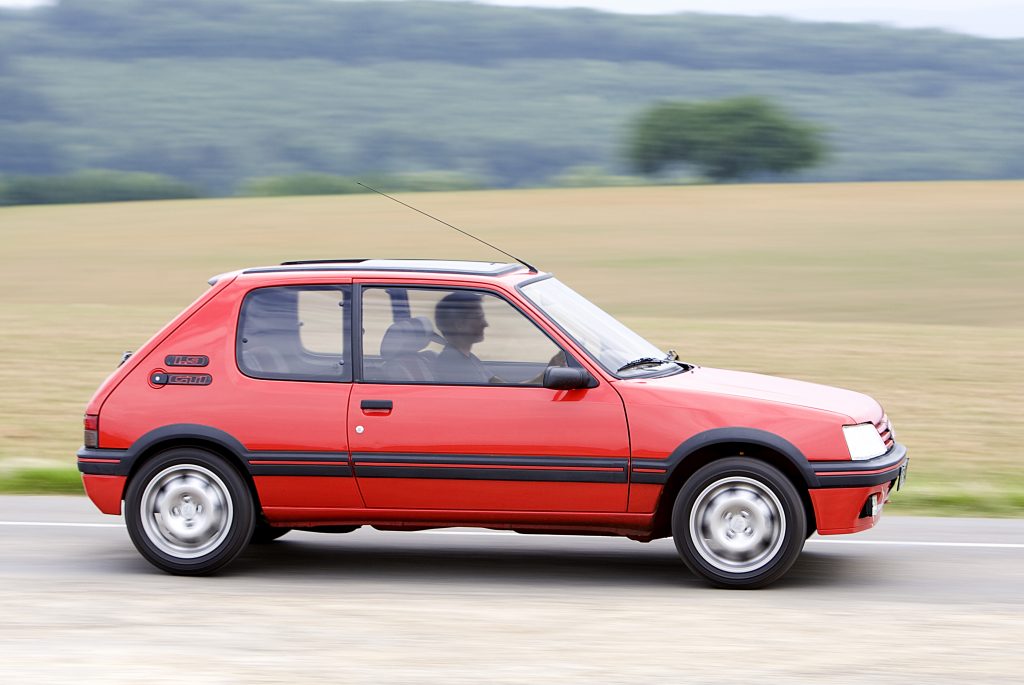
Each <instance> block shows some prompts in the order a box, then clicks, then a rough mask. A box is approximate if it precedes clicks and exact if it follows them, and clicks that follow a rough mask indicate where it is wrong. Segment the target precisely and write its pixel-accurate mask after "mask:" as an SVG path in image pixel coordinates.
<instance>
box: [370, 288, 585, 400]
mask: <svg viewBox="0 0 1024 685" xmlns="http://www.w3.org/2000/svg"><path fill="white" fill-rule="evenodd" d="M362 302H363V311H362V315H363V378H364V380H366V381H371V382H380V383H434V384H443V385H526V386H539V385H541V382H542V379H543V374H544V369H545V368H547V367H548V366H549V365H556V366H565V365H566V357H565V355H564V353H563V352H562V351H561V349H560V348H559V347H558V346H557V345H556V344H555V343H554V342H553V341H552V340H551V338H549V337H548V336H547V335H546V334H545V333H544V332H543V331H542V330H541V329H540V328H538V327H537V326H536V324H534V323H533V322H532V321H530V319H528V318H527V317H526V316H524V315H523V314H522V312H520V311H519V310H518V309H516V308H515V307H513V306H512V305H511V304H509V303H508V302H507V301H506V300H504V299H502V298H501V297H498V296H496V295H493V294H490V293H485V292H481V291H474V290H455V289H452V290H446V289H436V288H429V289H428V288H396V287H386V288H385V287H364V288H363V294H362Z"/></svg>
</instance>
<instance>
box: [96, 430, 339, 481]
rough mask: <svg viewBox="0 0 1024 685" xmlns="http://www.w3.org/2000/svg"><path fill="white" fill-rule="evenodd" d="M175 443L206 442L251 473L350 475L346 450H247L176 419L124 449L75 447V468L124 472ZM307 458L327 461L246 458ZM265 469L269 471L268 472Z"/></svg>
mask: <svg viewBox="0 0 1024 685" xmlns="http://www.w3.org/2000/svg"><path fill="white" fill-rule="evenodd" d="M172 440H173V441H175V442H176V443H178V444H182V443H187V442H188V441H196V442H199V441H205V442H210V443H213V444H215V445H217V446H218V447H220V448H221V449H222V450H224V451H226V452H229V453H231V454H233V455H235V456H236V457H238V458H239V459H241V461H242V463H241V465H242V466H244V467H245V468H246V469H247V470H248V471H249V473H251V474H252V475H296V476H307V475H330V476H343V477H351V476H352V468H351V465H350V462H349V455H348V453H347V452H285V451H277V450H257V451H252V450H247V449H246V448H245V446H244V445H242V443H241V442H239V441H238V440H237V439H236V438H235V437H234V436H232V435H230V434H228V433H225V432H224V431H222V430H219V429H217V428H212V427H210V426H203V425H201V424H191V423H177V424H171V425H168V426H162V427H160V428H157V429H155V430H152V431H150V432H148V433H146V434H145V435H143V436H142V437H140V438H139V439H138V440H136V441H135V443H134V444H133V445H132V446H131V447H130V448H128V449H126V450H111V449H92V448H88V447H83V448H82V449H80V450H78V458H79V462H78V470H79V471H81V472H82V473H88V474H96V475H104V476H127V475H128V474H129V473H130V472H131V469H132V465H133V464H134V463H135V461H136V459H138V458H139V456H140V455H142V454H144V453H145V452H147V451H148V450H150V449H151V448H152V447H154V446H155V445H159V444H161V443H165V442H168V441H172ZM82 459H103V460H113V459H117V460H118V462H117V463H113V462H109V463H104V462H100V463H96V462H91V461H85V462H83V461H81V460H82ZM254 460H255V461H298V462H303V461H310V462H331V463H330V464H250V463H249V462H250V461H254ZM268 471H273V473H269V472H268Z"/></svg>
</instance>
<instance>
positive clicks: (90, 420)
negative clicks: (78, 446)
mask: <svg viewBox="0 0 1024 685" xmlns="http://www.w3.org/2000/svg"><path fill="white" fill-rule="evenodd" d="M82 424H83V425H84V427H85V440H84V442H85V446H86V447H99V446H100V417H99V414H86V415H85V419H84V420H83V421H82Z"/></svg>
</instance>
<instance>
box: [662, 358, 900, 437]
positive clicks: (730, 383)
mask: <svg viewBox="0 0 1024 685" xmlns="http://www.w3.org/2000/svg"><path fill="white" fill-rule="evenodd" d="M645 380H646V381H647V382H648V383H650V384H652V385H656V386H659V387H662V388H665V389H669V388H678V389H679V390H688V391H696V392H707V393H714V394H717V395H731V396H734V397H746V398H750V399H755V400H764V401H768V402H777V403H780V404H791V405H795V406H799V407H809V408H811V409H819V410H822V411H829V412H834V413H837V414H843V415H845V416H848V417H850V418H851V419H853V421H854V422H855V423H865V422H871V423H876V422H878V421H879V420H880V419H881V418H882V407H881V405H879V404H878V402H876V401H875V400H874V399H872V398H871V397H868V396H867V395H864V394H862V393H859V392H854V391H852V390H844V389H842V388H834V387H832V386H829V385H819V384H817V383H808V382H806V381H796V380H792V379H789V378H778V377H776V376H764V375H762V374H758V373H746V372H744V371H727V370H725V369H709V368H705V367H700V366H698V367H694V368H693V370H691V371H688V372H686V373H679V374H676V375H674V376H666V377H664V378H650V379H645Z"/></svg>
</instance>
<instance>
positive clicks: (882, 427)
mask: <svg viewBox="0 0 1024 685" xmlns="http://www.w3.org/2000/svg"><path fill="white" fill-rule="evenodd" d="M875 428H876V429H877V430H878V434H879V435H880V436H882V441H883V442H884V443H885V449H886V450H887V451H888V450H889V449H891V448H892V446H893V445H894V444H895V443H896V441H895V436H894V435H893V432H892V426H891V425H889V416H888V415H886V414H882V418H881V419H880V420H879V421H878V422H877V423H876V424H875Z"/></svg>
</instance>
